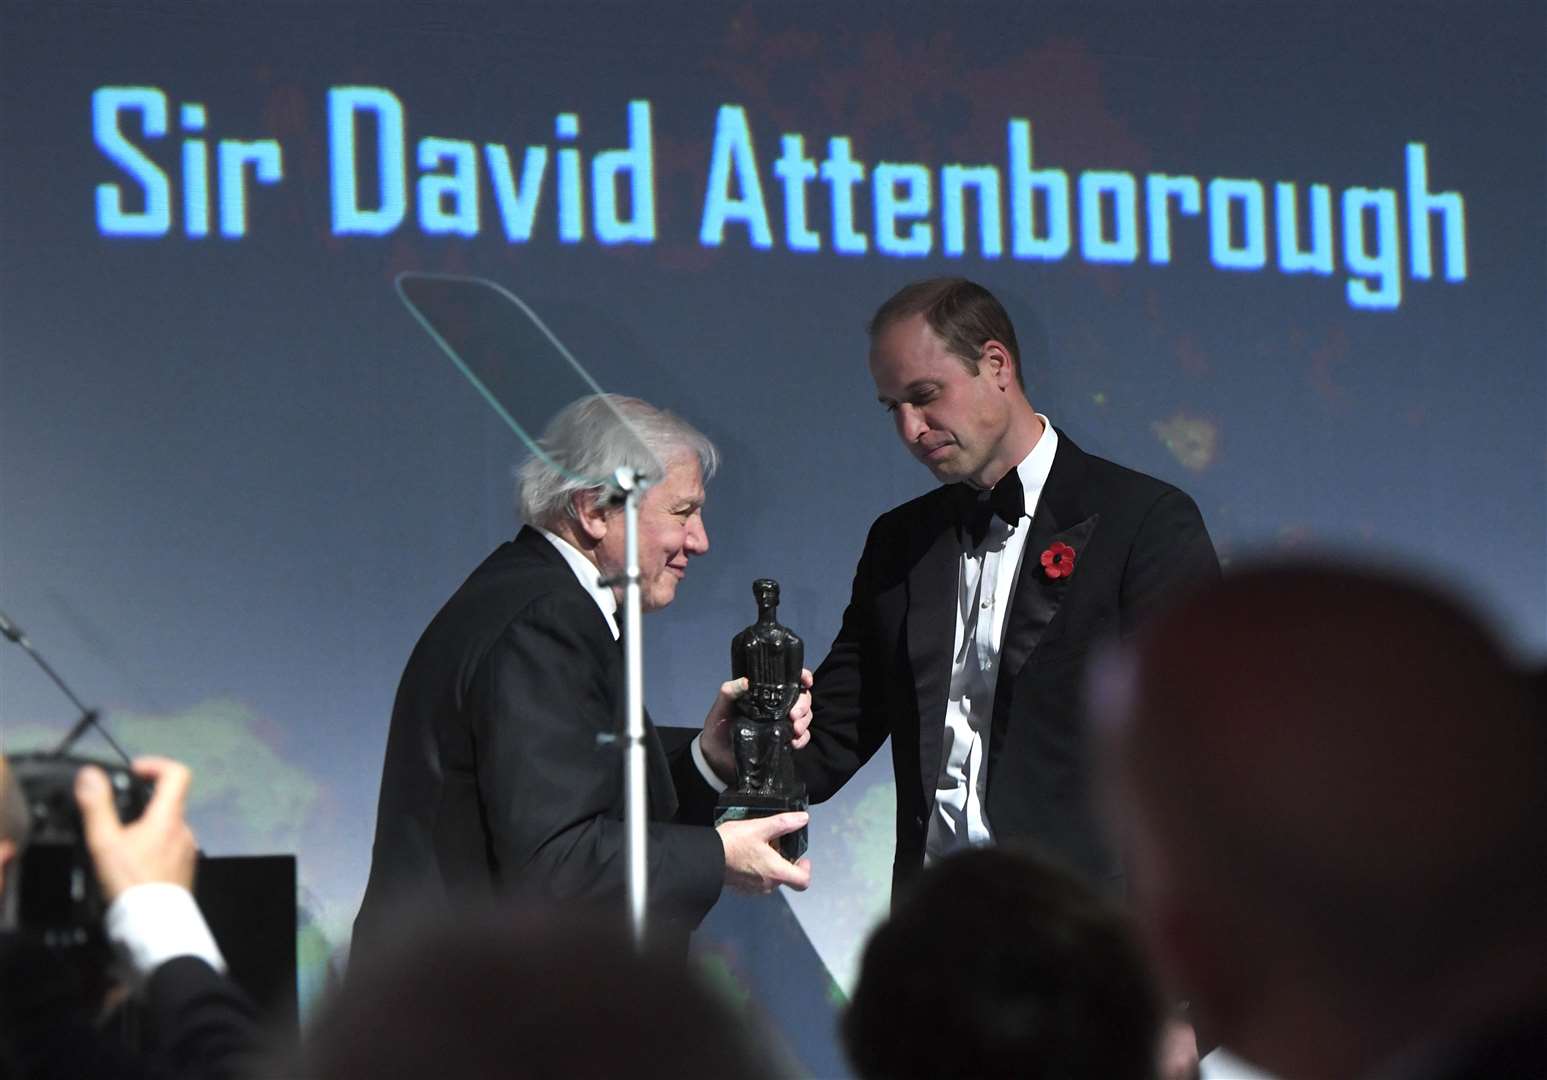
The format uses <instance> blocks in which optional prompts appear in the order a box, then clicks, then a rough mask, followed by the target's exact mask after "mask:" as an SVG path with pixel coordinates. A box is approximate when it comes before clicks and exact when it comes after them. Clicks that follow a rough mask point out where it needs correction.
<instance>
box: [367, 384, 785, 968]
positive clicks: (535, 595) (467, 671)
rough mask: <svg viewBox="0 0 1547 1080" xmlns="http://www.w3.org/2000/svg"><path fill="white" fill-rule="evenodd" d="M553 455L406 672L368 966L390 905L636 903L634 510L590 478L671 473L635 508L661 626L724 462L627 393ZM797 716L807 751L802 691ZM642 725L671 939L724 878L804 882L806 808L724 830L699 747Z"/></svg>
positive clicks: (652, 876) (523, 479)
mask: <svg viewBox="0 0 1547 1080" xmlns="http://www.w3.org/2000/svg"><path fill="white" fill-rule="evenodd" d="M542 447H543V450H544V456H534V457H533V458H532V459H531V460H529V461H528V462H527V463H526V464H525V465H524V466H523V468H522V469H521V474H520V489H521V492H520V496H521V511H522V516H523V517H524V518H525V519H526V522H527V524H526V525H525V527H523V528H522V529H521V531H520V532H519V533H518V534H517V536H516V537H515V539H514V540H511V541H508V542H506V543H504V544H502V545H501V546H500V547H499V548H498V549H496V550H495V552H494V553H493V554H492V555H490V556H489V557H488V558H487V559H486V560H485V561H484V563H483V564H482V565H481V566H480V567H478V569H477V570H475V571H474V572H473V574H472V576H471V577H469V578H468V579H467V581H466V582H465V583H464V584H463V585H462V587H461V588H460V589H458V590H457V592H456V594H455V595H453V596H452V598H451V599H450V600H449V601H448V602H447V603H446V605H445V607H443V608H442V609H441V611H440V613H439V614H437V615H436V616H435V618H434V620H433V621H432V622H431V623H430V626H429V628H428V629H427V630H426V631H425V632H424V635H423V636H422V637H421V638H420V640H419V643H418V645H417V646H416V647H415V648H414V651H413V654H412V656H411V657H410V658H409V661H408V667H407V669H406V670H405V671H404V673H403V679H402V682H401V684H400V685H399V688H398V694H397V700H396V703H395V705H394V707H393V712H392V725H391V730H390V733H389V735H388V742H387V756H386V764H385V767H384V769H383V772H382V782H381V798H380V803H379V807H378V812H377V822H376V840H375V845H374V850H373V855H372V861H371V874H370V881H369V884H368V886H367V888H366V894H365V900H364V903H363V904H362V906H361V910H360V915H359V917H358V919H357V920H356V923H355V944H354V948H355V951H356V952H357V953H359V952H360V950H362V949H374V948H376V947H377V942H384V941H385V940H387V939H388V938H390V936H391V934H392V932H393V931H392V925H393V912H394V909H398V910H399V911H401V910H402V909H404V908H407V907H408V906H409V905H411V904H417V905H418V906H420V907H421V908H422V907H424V906H430V907H432V908H433V907H440V906H450V905H454V904H456V903H458V902H460V901H468V900H477V899H479V898H487V897H488V896H490V895H501V896H513V897H519V898H520V899H522V900H524V901H533V900H535V901H538V902H553V903H572V902H577V901H578V902H591V903H599V904H603V905H621V904H622V901H623V897H624V895H625V872H624V861H625V860H624V826H623V821H622V791H623V781H622V769H623V764H622V756H621V755H620V754H618V753H617V752H616V750H614V749H611V748H609V747H606V746H602V745H600V744H599V742H598V739H597V736H599V735H603V734H606V733H609V732H613V731H615V730H616V727H617V723H618V717H619V715H620V709H621V695H622V687H623V677H622V669H623V659H622V650H621V647H620V645H619V640H618V639H619V626H620V621H621V612H620V610H619V601H620V599H621V594H622V586H621V585H618V584H609V583H608V582H613V581H617V580H619V579H620V578H621V575H622V571H623V569H624V565H625V564H624V554H625V553H624V540H625V538H624V526H623V511H622V508H621V506H619V505H618V504H617V502H616V500H614V499H613V498H611V497H610V495H609V491H608V489H607V488H606V487H605V486H602V485H601V484H599V483H598V482H597V480H596V479H594V478H599V477H607V476H611V475H613V474H614V473H615V472H616V470H618V469H619V468H623V467H631V468H634V469H638V470H643V471H647V472H649V471H655V472H660V471H661V470H660V466H664V475H660V476H657V477H655V482H654V484H653V485H652V486H651V487H650V488H649V489H648V490H647V491H646V493H645V495H644V497H643V499H642V500H641V505H640V511H639V566H640V578H641V580H640V587H641V592H642V595H643V607H644V610H645V611H646V612H647V613H648V612H651V611H658V610H660V609H662V608H664V607H666V606H667V605H668V604H670V603H671V602H672V600H673V599H674V598H675V596H676V592H677V586H678V583H679V582H681V581H682V580H683V578H684V577H685V576H686V574H687V569H688V563H689V561H690V560H691V559H692V558H694V557H695V556H697V555H702V554H704V553H705V552H706V551H708V549H709V538H708V535H707V533H706V531H705V528H704V520H703V515H702V510H703V505H704V498H705V496H704V482H705V481H706V480H707V479H708V478H709V477H710V476H711V475H712V474H713V472H714V469H715V465H716V463H717V459H718V455H717V453H716V451H715V448H714V446H713V445H712V444H711V443H710V442H709V440H708V439H706V438H705V437H704V436H703V435H702V434H701V433H699V432H698V431H696V430H695V429H694V428H693V427H691V426H690V425H688V424H687V423H686V422H684V421H683V420H681V419H679V418H678V417H676V416H673V415H672V414H671V413H668V412H665V411H664V410H661V409H657V408H655V407H653V406H651V405H649V404H646V403H645V402H643V401H639V400H637V399H633V398H620V397H613V396H606V397H603V396H597V397H589V398H583V399H581V400H579V401H577V402H575V403H573V404H571V405H570V406H568V407H567V408H565V409H564V410H563V411H561V412H560V413H559V414H558V415H557V416H556V417H555V418H554V419H553V421H552V422H551V424H550V425H549V427H548V430H547V431H546V432H545V433H544V435H543V438H542ZM545 458H546V459H547V460H545ZM555 463H556V465H557V467H556V465H555ZM655 463H659V466H656V465H655ZM740 690H741V686H740V684H738V683H727V684H725V685H724V686H722V687H721V689H720V693H719V695H718V697H717V698H716V700H715V703H714V705H713V707H712V708H711V710H710V713H709V716H708V717H707V719H706V720H705V729H706V731H708V732H710V733H715V732H716V731H718V730H720V729H721V726H722V725H723V724H724V723H725V722H726V721H727V720H728V717H729V711H730V703H731V701H732V700H733V699H734V697H735V696H736V695H737V694H738V693H739V692H740ZM792 719H794V720H795V721H796V732H797V735H796V744H797V745H802V744H804V742H805V741H806V739H807V737H808V736H807V734H806V727H807V725H808V724H809V720H810V706H809V698H808V696H806V695H802V697H801V700H800V702H799V703H798V704H797V706H796V708H795V710H794V711H793V712H792ZM646 728H647V733H646V738H647V756H648V762H649V808H650V819H651V820H650V824H649V828H648V836H649V852H650V858H649V870H650V873H649V882H650V895H649V902H650V905H651V910H652V912H653V913H654V915H655V917H656V918H657V926H666V927H674V928H675V929H676V930H677V931H679V932H683V933H685V932H686V931H687V930H690V929H691V928H692V927H693V926H696V925H697V923H698V922H699V920H701V919H702V918H703V916H704V915H705V913H707V912H708V910H709V908H710V907H712V906H713V904H714V903H715V901H716V900H717V899H718V897H719V895H720V890H721V888H722V886H724V885H729V886H731V887H732V888H735V889H739V890H741V891H747V892H768V891H771V890H773V889H774V888H777V887H778V886H779V885H788V886H790V887H792V888H796V889H803V888H805V887H806V884H807V883H808V881H809V878H810V868H809V864H807V863H806V862H804V861H802V862H801V863H798V864H796V863H790V862H787V861H786V860H785V859H784V858H783V857H782V856H780V855H779V853H778V852H777V850H776V849H775V847H773V846H771V844H770V841H772V840H776V839H777V838H778V837H779V836H781V835H783V834H785V833H787V832H792V831H794V830H795V829H798V828H800V827H801V826H802V825H804V824H805V822H806V815H805V814H803V813H799V814H781V815H776V816H774V817H770V818H764V819H761V820H756V821H737V822H727V823H725V824H723V825H720V826H718V827H713V828H711V827H710V826H709V821H710V820H711V817H712V813H713V793H712V792H711V791H710V790H709V788H708V786H707V785H705V784H704V783H703V782H702V780H701V779H699V774H698V772H697V768H698V766H695V762H694V757H695V756H697V755H700V751H699V750H698V749H697V746H698V744H697V741H695V743H694V744H692V746H690V747H686V748H684V749H683V751H682V752H681V753H680V754H678V755H675V757H674V758H668V756H667V754H666V753H665V752H664V750H663V749H662V746H661V742H660V739H659V737H658V735H657V734H656V731H655V729H654V727H653V725H651V724H649V723H648V721H647V723H646ZM722 738H723V737H722ZM677 777H680V778H681V780H682V783H681V784H680V785H679V784H678V783H677V781H676V779H675V778H677ZM679 790H680V793H681V799H680V800H679Z"/></svg>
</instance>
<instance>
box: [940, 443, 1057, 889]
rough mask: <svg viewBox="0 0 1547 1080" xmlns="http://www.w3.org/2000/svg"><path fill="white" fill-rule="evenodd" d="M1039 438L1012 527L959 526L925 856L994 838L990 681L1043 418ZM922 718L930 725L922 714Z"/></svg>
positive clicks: (1038, 459) (1042, 474)
mask: <svg viewBox="0 0 1547 1080" xmlns="http://www.w3.org/2000/svg"><path fill="white" fill-rule="evenodd" d="M1038 417H1039V419H1041V421H1042V424H1043V428H1042V437H1041V438H1039V439H1038V440H1037V444H1036V445H1035V446H1033V447H1032V448H1031V452H1030V453H1029V454H1027V455H1026V457H1025V459H1024V460H1023V461H1022V462H1021V463H1020V464H1019V465H1018V466H1016V470H1017V471H1018V472H1019V473H1020V477H1021V487H1022V488H1023V489H1024V491H1025V494H1026V508H1025V510H1024V512H1023V513H1022V515H1021V518H1020V520H1019V521H1018V522H1016V523H1015V524H1014V525H1010V524H1008V523H1006V522H1004V521H1002V520H1001V519H1000V518H999V517H997V516H995V517H994V518H993V519H992V521H991V522H990V524H989V529H988V535H987V536H986V537H984V539H983V543H982V545H981V546H979V547H976V548H974V547H972V546H971V545H972V540H971V539H970V538H969V537H968V536H967V535H966V532H965V530H963V535H962V540H961V544H962V553H961V562H960V565H959V568H958V570H957V579H956V580H957V586H956V637H955V643H954V645H953V648H952V653H951V688H950V692H949V693H948V694H947V697H946V704H945V717H944V724H945V737H944V740H943V743H942V746H941V754H940V775H939V778H938V779H937V780H936V782H935V803H934V808H933V810H932V811H931V813H930V816H929V831H928V834H927V836H926V838H925V842H924V858H925V861H926V862H930V861H933V860H935V859H939V858H941V857H943V856H945V855H949V854H950V853H951V852H953V851H960V850H962V849H964V848H968V847H972V846H974V845H977V844H988V843H992V842H993V839H994V832H993V826H992V824H991V823H990V822H989V820H988V814H987V812H986V810H985V807H986V805H987V801H988V740H989V736H990V734H991V733H992V732H991V725H992V721H993V715H994V687H995V684H996V682H997V681H998V678H999V652H1000V646H1001V644H1002V643H1003V640H1004V626H1005V617H1006V615H1007V614H1008V613H1009V610H1010V602H1011V598H1012V597H1014V595H1015V583H1016V581H1017V580H1018V578H1019V576H1020V566H1021V561H1022V556H1023V555H1024V554H1025V547H1026V534H1027V533H1028V532H1029V531H1030V528H1029V526H1030V523H1031V516H1032V515H1033V514H1034V513H1036V510H1037V501H1038V500H1039V499H1040V498H1041V496H1042V488H1043V486H1044V485H1045V484H1046V483H1047V476H1048V472H1049V471H1050V470H1051V469H1052V467H1053V454H1054V453H1055V452H1056V451H1057V449H1058V435H1057V433H1056V432H1054V431H1053V425H1052V424H1051V423H1050V422H1049V421H1048V418H1047V417H1045V416H1042V415H1041V414H1040V413H1039V414H1038ZM919 722H920V723H921V724H924V723H929V719H928V718H927V717H922V716H921V717H919Z"/></svg>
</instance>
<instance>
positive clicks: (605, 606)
mask: <svg viewBox="0 0 1547 1080" xmlns="http://www.w3.org/2000/svg"><path fill="white" fill-rule="evenodd" d="M1049 430H1052V429H1051V428H1050V429H1049ZM535 528H536V529H537V531H538V532H540V533H542V534H543V536H545V537H547V539H548V543H550V544H552V545H553V546H554V548H556V549H557V550H558V553H559V554H560V555H562V556H564V561H565V562H566V563H568V564H569V568H570V569H571V570H573V571H574V573H575V577H576V578H577V579H578V580H579V581H580V585H581V587H582V588H583V589H585V591H586V592H588V593H590V595H591V599H592V600H595V601H596V606H597V607H598V608H600V609H601V612H602V617H603V618H605V619H606V620H607V629H609V630H611V631H612V637H613V640H614V641H616V640H617V637H618V619H617V611H618V598H617V597H616V596H614V595H613V594H612V590H611V589H610V588H608V587H607V586H605V585H603V584H601V577H602V572H601V570H599V569H598V568H597V566H596V564H595V563H594V562H592V561H591V560H590V559H588V558H586V557H585V554H584V553H583V552H582V551H581V550H580V549H579V548H577V547H575V545H574V544H571V543H570V542H569V541H568V540H566V539H564V538H563V537H562V536H560V535H558V534H557V533H552V532H549V531H548V530H547V529H545V528H543V527H542V526H541V525H538V526H535Z"/></svg>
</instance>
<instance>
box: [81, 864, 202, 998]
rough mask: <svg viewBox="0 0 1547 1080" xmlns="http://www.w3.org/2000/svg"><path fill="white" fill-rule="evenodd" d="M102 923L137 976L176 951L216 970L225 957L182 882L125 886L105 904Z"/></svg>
mask: <svg viewBox="0 0 1547 1080" xmlns="http://www.w3.org/2000/svg"><path fill="white" fill-rule="evenodd" d="M106 924H107V938H108V940H109V941H110V942H112V943H113V946H114V948H115V949H117V951H118V953H119V955H121V956H122V957H123V958H124V959H125V960H126V961H127V962H128V964H129V968H130V970H131V971H132V972H133V974H134V977H135V979H136V981H140V982H143V981H144V980H145V979H148V978H150V976H151V973H152V972H154V971H155V970H156V969H157V968H158V967H160V966H161V965H162V964H164V963H166V962H167V961H168V960H172V959H175V958H176V957H179V956H197V957H198V958H199V959H200V960H203V961H205V962H206V963H208V964H209V966H210V967H212V968H214V969H215V970H216V971H222V972H223V971H225V970H226V958H225V957H224V956H222V955H220V946H218V945H216V944H215V937H214V935H213V934H211V933H210V929H209V924H208V923H206V922H205V921H204V915H203V914H202V913H201V912H200V911H199V905H198V904H197V903H196V902H195V901H194V899H193V894H192V893H190V892H189V891H188V890H187V889H185V888H183V887H182V886H181V885H174V884H172V883H171V882H167V881H150V882H145V883H144V884H141V885H131V886H129V888H127V889H125V890H124V891H123V892H121V893H119V894H118V899H116V900H114V901H113V903H112V905H111V906H110V907H109V908H108V909H107V919H106Z"/></svg>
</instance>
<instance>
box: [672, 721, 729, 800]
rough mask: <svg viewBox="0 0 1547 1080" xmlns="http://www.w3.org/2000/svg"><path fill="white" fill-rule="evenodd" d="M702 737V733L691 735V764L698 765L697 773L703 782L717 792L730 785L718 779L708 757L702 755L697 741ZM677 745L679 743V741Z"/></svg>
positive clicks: (699, 741) (702, 749) (701, 740)
mask: <svg viewBox="0 0 1547 1080" xmlns="http://www.w3.org/2000/svg"><path fill="white" fill-rule="evenodd" d="M703 739H704V737H703V736H702V735H694V736H693V743H692V753H693V764H694V765H697V766H698V773H699V775H700V776H702V777H703V778H704V783H706V784H708V785H709V786H710V787H712V788H714V790H715V793H716V794H719V793H720V792H722V791H724V790H725V789H726V788H728V787H730V785H729V784H727V783H726V782H725V781H724V780H721V779H720V777H719V775H718V774H717V773H716V772H715V771H714V769H713V767H712V766H710V764H709V759H708V758H706V757H704V748H703V747H702V746H700V745H699V743H701V742H703ZM678 745H681V744H680V743H679V744H678Z"/></svg>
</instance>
